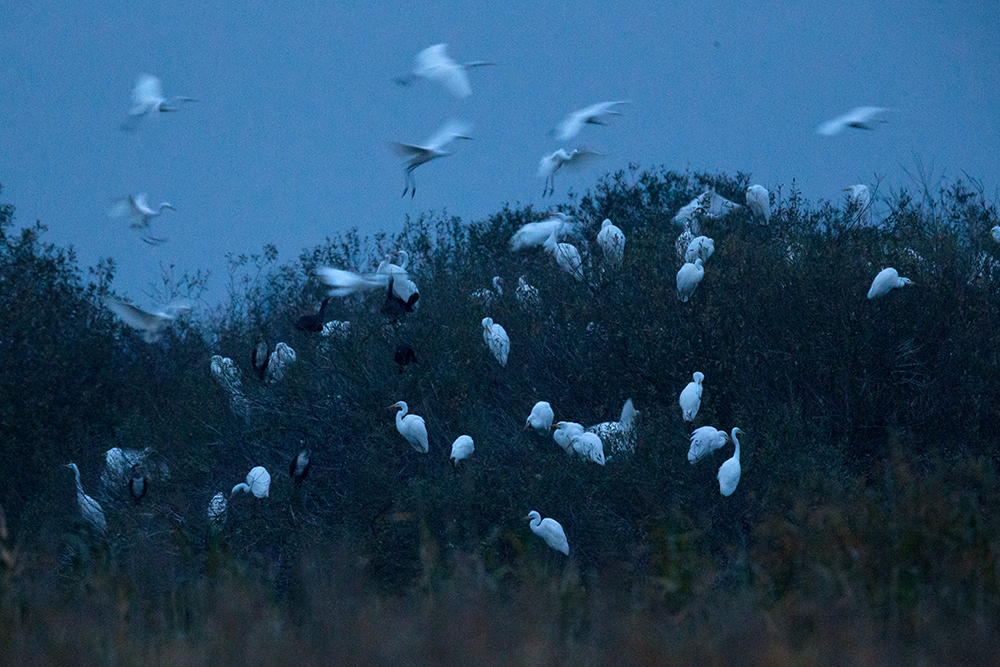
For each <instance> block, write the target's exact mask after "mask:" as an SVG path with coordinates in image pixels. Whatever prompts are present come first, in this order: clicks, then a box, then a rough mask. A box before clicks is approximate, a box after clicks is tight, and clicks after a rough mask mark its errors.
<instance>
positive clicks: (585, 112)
mask: <svg viewBox="0 0 1000 667" xmlns="http://www.w3.org/2000/svg"><path fill="white" fill-rule="evenodd" d="M619 104H628V101H626V100H619V101H617V102H598V103H597V104H591V105H590V106H589V107H584V108H583V109H579V110H577V111H574V112H573V113H571V114H570V115H568V116H566V118H565V119H563V121H562V122H560V123H559V125H558V127H556V130H555V131H556V138H557V139H559V141H569V140H570V139H572V138H573V137H575V136H576V135H577V134H579V133H580V130H582V129H583V126H584V125H606V124H607V119H606V117H607V116H620V115H621V112H620V111H616V110H615V108H614V107H616V106H618V105H619Z"/></svg>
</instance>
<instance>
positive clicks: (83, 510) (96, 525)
mask: <svg viewBox="0 0 1000 667" xmlns="http://www.w3.org/2000/svg"><path fill="white" fill-rule="evenodd" d="M66 467H67V468H69V469H70V470H72V471H73V476H74V477H75V478H76V502H77V504H78V505H79V506H80V514H81V515H82V516H83V520H84V521H86V522H87V524H88V525H89V526H90V527H91V528H93V529H94V531H96V532H97V533H99V534H101V535H103V534H104V533H105V532H107V530H108V522H107V521H106V520H105V518H104V510H103V509H101V505H100V503H98V502H97V501H96V500H94V499H93V498H91V497H90V496H88V495H87V494H86V493H85V492H84V490H83V484H81V483H80V469H79V468H77V467H76V464H75V463H67V464H66Z"/></svg>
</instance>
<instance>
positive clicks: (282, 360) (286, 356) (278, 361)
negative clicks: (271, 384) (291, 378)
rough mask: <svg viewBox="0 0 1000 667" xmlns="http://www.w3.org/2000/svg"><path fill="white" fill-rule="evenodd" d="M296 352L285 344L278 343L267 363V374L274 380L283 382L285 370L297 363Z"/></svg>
mask: <svg viewBox="0 0 1000 667" xmlns="http://www.w3.org/2000/svg"><path fill="white" fill-rule="evenodd" d="M295 358H296V357H295V350H293V349H292V348H291V347H289V346H288V345H286V344H285V343H278V344H277V345H275V346H274V352H272V353H271V356H270V358H269V359H268V362H267V374H268V376H270V377H271V378H272V379H273V380H275V381H277V382H281V380H283V379H284V378H285V368H286V367H287V366H288V364H290V363H292V362H293V361H295Z"/></svg>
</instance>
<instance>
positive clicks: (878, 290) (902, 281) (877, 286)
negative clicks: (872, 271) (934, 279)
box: [868, 267, 914, 299]
mask: <svg viewBox="0 0 1000 667" xmlns="http://www.w3.org/2000/svg"><path fill="white" fill-rule="evenodd" d="M912 284H914V283H913V281H912V280H910V279H909V278H900V277H899V273H898V272H897V271H896V269H894V268H892V267H889V268H887V269H882V270H881V271H879V273H878V275H877V276H875V280H873V281H872V286H871V289H869V290H868V298H869V299H875V298H877V297H880V296H885V295H886V294H888V293H889V292H891V291H892V288H894V287H905V286H906V285H912Z"/></svg>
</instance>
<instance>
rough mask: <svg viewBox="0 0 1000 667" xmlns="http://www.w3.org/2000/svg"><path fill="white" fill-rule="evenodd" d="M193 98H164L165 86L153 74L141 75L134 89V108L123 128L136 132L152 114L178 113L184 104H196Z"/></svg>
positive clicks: (130, 110) (130, 111)
mask: <svg viewBox="0 0 1000 667" xmlns="http://www.w3.org/2000/svg"><path fill="white" fill-rule="evenodd" d="M195 101H196V100H195V99H193V98H191V97H171V98H169V99H167V98H165V97H163V86H162V84H161V83H160V80H159V79H158V78H157V77H155V76H153V75H152V74H140V75H139V78H138V79H137V80H136V82H135V87H134V88H133V89H132V108H131V109H129V111H128V117H127V118H126V119H125V121H124V122H123V123H122V125H121V128H122V129H123V130H125V131H126V132H135V130H136V129H137V128H138V127H139V122H140V121H141V120H142V119H143V118H145V117H146V116H148V115H149V114H151V113H156V112H157V111H163V112H167V111H177V109H178V108H180V105H181V103H182V102H195Z"/></svg>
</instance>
